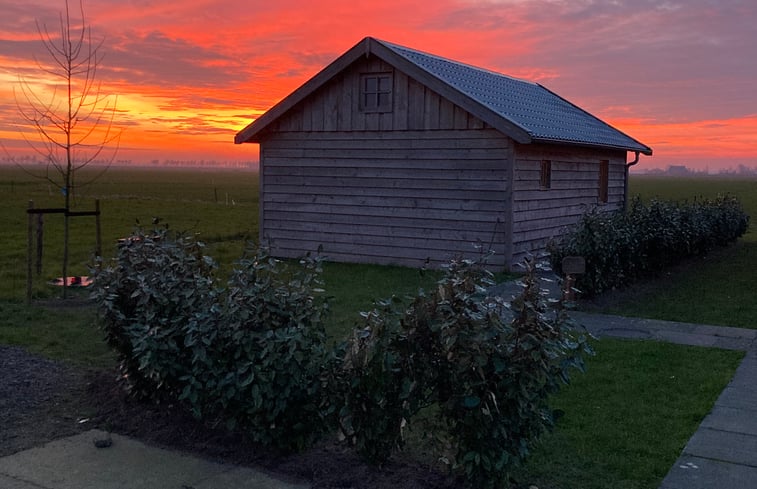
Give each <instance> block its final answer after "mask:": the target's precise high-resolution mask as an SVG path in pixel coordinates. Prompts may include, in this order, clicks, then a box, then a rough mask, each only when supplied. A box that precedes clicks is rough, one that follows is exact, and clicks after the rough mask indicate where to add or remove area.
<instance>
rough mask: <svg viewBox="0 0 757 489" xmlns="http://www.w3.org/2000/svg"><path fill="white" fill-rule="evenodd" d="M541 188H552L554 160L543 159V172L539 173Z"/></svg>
mask: <svg viewBox="0 0 757 489" xmlns="http://www.w3.org/2000/svg"><path fill="white" fill-rule="evenodd" d="M539 188H540V189H542V190H549V189H550V188H552V161H551V160H541V172H540V173H539Z"/></svg>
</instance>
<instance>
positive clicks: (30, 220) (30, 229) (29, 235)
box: [26, 200, 34, 304]
mask: <svg viewBox="0 0 757 489" xmlns="http://www.w3.org/2000/svg"><path fill="white" fill-rule="evenodd" d="M32 209H34V201H33V200H30V201H29V210H32ZM26 222H27V232H26V303H27V304H31V303H32V253H33V249H34V246H33V244H32V240H33V239H34V216H33V215H32V213H31V212H27V213H26Z"/></svg>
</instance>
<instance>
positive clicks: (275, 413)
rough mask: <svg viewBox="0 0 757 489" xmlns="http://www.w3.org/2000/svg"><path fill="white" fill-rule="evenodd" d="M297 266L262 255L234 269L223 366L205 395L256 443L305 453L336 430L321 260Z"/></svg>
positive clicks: (255, 252) (225, 321) (227, 304)
mask: <svg viewBox="0 0 757 489" xmlns="http://www.w3.org/2000/svg"><path fill="white" fill-rule="evenodd" d="M292 268H293V267H289V266H287V265H286V264H285V263H283V262H281V261H279V260H276V259H274V258H271V257H270V256H268V254H267V253H266V251H265V250H261V249H255V250H251V253H250V255H249V256H247V257H246V258H244V259H243V260H241V261H240V262H239V263H238V264H237V266H236V267H235V270H234V272H233V274H232V277H231V279H230V281H229V287H228V290H227V292H226V294H225V298H226V301H225V304H224V308H223V310H222V311H221V317H222V318H223V325H222V327H221V334H222V338H223V341H222V345H223V348H222V349H221V351H220V352H219V354H220V355H219V357H220V359H223V361H224V363H223V365H224V366H225V368H223V369H222V372H221V374H220V375H217V376H215V378H214V379H213V382H212V388H210V389H207V390H208V392H209V393H210V395H211V399H210V401H211V402H213V403H214V404H215V405H214V407H215V408H216V410H217V411H219V412H221V413H223V417H224V419H226V420H228V421H229V422H230V424H231V425H239V426H241V427H242V428H244V429H245V430H246V431H247V432H249V433H251V434H252V438H253V439H254V440H256V441H259V442H262V443H265V444H267V445H273V446H277V447H278V448H281V449H284V450H301V449H304V448H306V447H307V446H310V445H311V444H312V443H313V442H314V441H315V440H316V438H317V437H318V435H320V434H322V433H323V432H325V431H327V430H329V429H333V424H329V423H328V422H327V421H328V419H327V413H328V409H329V403H328V401H327V399H326V392H325V390H324V386H323V382H322V376H323V375H324V372H323V369H324V368H327V367H328V365H329V358H330V356H331V351H330V350H329V349H328V348H327V347H326V344H327V336H326V332H325V329H324V326H323V321H324V318H325V315H326V313H327V311H328V304H327V303H326V301H325V300H323V299H319V298H318V294H319V292H322V289H320V286H321V285H322V283H321V281H320V278H319V277H320V273H321V265H320V261H319V260H317V259H313V258H310V257H306V258H303V259H302V260H300V262H299V266H298V267H296V268H295V269H292ZM216 360H218V358H217V359H216ZM231 374H233V375H231ZM206 386H207V383H206Z"/></svg>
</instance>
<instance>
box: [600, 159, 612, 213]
mask: <svg viewBox="0 0 757 489" xmlns="http://www.w3.org/2000/svg"><path fill="white" fill-rule="evenodd" d="M609 183H610V161H609V160H601V161H600V162H599V198H598V201H599V203H600V204H606V203H607V201H608V190H607V187H608V185H609Z"/></svg>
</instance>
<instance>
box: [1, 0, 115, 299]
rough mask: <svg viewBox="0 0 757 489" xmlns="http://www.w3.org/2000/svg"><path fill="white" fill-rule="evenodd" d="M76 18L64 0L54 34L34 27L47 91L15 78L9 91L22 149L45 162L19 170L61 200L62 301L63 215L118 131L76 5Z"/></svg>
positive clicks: (109, 156) (95, 47) (95, 45)
mask: <svg viewBox="0 0 757 489" xmlns="http://www.w3.org/2000/svg"><path fill="white" fill-rule="evenodd" d="M79 12H80V14H81V18H80V19H72V17H71V12H70V8H69V3H68V0H65V11H64V12H61V13H60V19H59V24H60V25H59V30H56V31H52V32H51V31H50V30H49V29H48V27H47V25H45V24H40V23H39V22H37V31H38V33H39V36H40V39H41V41H42V43H43V45H44V47H45V50H46V52H47V54H48V55H49V58H48V60H47V62H46V63H43V62H41V61H39V60H38V59H35V61H36V63H37V67H38V69H39V70H40V71H41V74H42V75H43V77H44V78H45V79H47V80H49V82H51V83H52V86H53V88H52V90H44V89H40V88H38V87H35V86H33V84H32V82H30V81H29V80H28V79H26V78H24V77H22V76H19V84H18V87H19V88H18V89H16V90H15V96H16V105H17V106H18V109H19V113H20V114H21V117H22V118H23V124H24V125H25V126H28V127H29V128H32V129H33V131H32V132H31V133H32V134H35V133H36V138H33V137H31V136H29V135H27V134H26V133H25V132H23V131H22V132H21V134H22V136H23V138H24V140H25V141H26V142H27V144H28V145H29V146H30V147H31V148H32V149H33V150H34V151H36V152H37V154H38V155H40V156H41V157H42V159H43V161H44V162H45V165H44V168H43V169H42V170H37V169H31V168H24V170H25V171H26V172H27V173H30V174H32V175H34V176H35V177H38V178H42V179H45V180H47V181H48V182H50V183H51V184H52V185H55V186H56V187H57V188H59V189H60V191H61V192H62V193H63V198H64V208H65V211H66V212H65V213H64V228H63V229H64V231H63V234H64V236H63V278H64V281H63V282H64V288H63V296H64V297H65V296H66V288H65V284H66V277H67V276H68V255H69V218H70V215H69V213H70V212H71V205H72V202H75V200H73V199H74V198H75V191H76V189H78V188H81V187H82V186H83V185H86V184H87V183H91V182H92V181H94V180H95V179H96V178H97V177H98V176H100V175H101V174H102V173H103V172H104V171H105V170H106V169H107V168H108V166H109V164H110V163H111V162H112V161H113V159H114V158H115V155H116V151H117V150H118V142H119V139H120V131H118V130H116V129H115V128H114V125H113V121H114V117H115V114H116V98H115V97H110V96H109V95H106V94H105V93H104V92H103V91H102V86H101V84H100V82H99V81H97V70H98V67H99V66H100V64H101V62H102V60H103V53H102V52H101V48H102V45H103V40H100V41H93V39H92V30H91V27H90V26H89V25H88V24H87V22H86V18H85V15H84V6H83V4H82V3H81V1H80V2H79ZM96 160H99V161H103V160H104V161H105V162H106V165H105V166H104V167H103V170H102V171H101V172H98V173H97V174H96V175H95V176H94V177H92V178H91V179H90V181H89V182H79V181H78V180H77V177H78V174H77V173H78V171H79V170H81V169H82V168H84V167H86V166H88V165H90V164H91V163H93V162H94V161H96Z"/></svg>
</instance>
